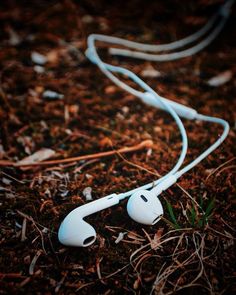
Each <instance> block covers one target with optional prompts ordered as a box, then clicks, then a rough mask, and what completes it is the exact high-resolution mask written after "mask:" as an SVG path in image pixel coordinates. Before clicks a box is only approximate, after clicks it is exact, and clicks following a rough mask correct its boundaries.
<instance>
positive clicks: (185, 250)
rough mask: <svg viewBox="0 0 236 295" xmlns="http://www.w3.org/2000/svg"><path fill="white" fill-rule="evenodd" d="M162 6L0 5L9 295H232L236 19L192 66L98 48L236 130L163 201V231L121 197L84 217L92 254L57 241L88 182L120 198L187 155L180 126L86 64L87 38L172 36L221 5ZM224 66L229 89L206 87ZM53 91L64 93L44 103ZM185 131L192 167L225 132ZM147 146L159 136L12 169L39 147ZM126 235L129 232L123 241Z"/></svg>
mask: <svg viewBox="0 0 236 295" xmlns="http://www.w3.org/2000/svg"><path fill="white" fill-rule="evenodd" d="M158 2H159V1H152V2H151V1H150V2H148V1H138V0H131V1H126V2H123V1H109V3H108V2H107V1H102V0H100V1H86V0H83V1H72V0H64V1H14V0H9V1H1V4H0V24H1V30H0V40H1V41H0V46H1V50H0V78H1V84H0V103H1V109H0V118H1V135H0V136H1V142H0V144H1V145H0V148H1V149H0V157H1V158H0V161H1V164H2V167H1V168H2V169H1V183H0V194H1V202H0V210H1V215H0V225H1V232H0V245H1V249H0V252H1V257H0V293H1V294H21V293H22V294H51V293H58V294H74V293H76V292H77V293H79V294H149V293H150V292H151V291H152V292H153V294H173V293H175V292H176V293H178V294H185V293H187V294H200V293H201V294H233V293H234V292H235V291H236V290H235V276H236V272H235V252H234V241H235V211H234V207H235V192H236V189H235V181H236V179H235V171H236V169H235V168H236V153H235V135H236V126H235V115H236V100H235V96H236V92H235V86H236V83H235V80H234V77H235V74H236V66H235V64H236V55H235V45H236V43H235V40H236V39H235V31H234V29H235V26H236V18H235V16H236V14H235V11H233V13H232V16H231V18H230V19H229V21H228V22H227V25H226V26H225V28H224V30H223V31H222V33H221V34H220V35H219V36H218V38H217V39H216V40H215V41H214V42H213V43H212V44H211V45H210V46H209V47H208V48H207V49H205V50H204V51H203V52H201V53H199V54H197V55H195V56H192V57H189V58H185V59H183V60H179V61H175V62H168V63H150V62H141V61H136V60H132V59H125V58H117V57H114V58H111V57H109V56H108V55H107V53H106V50H105V47H104V49H101V55H102V56H103V57H104V59H106V60H109V61H110V62H112V63H113V64H119V65H123V66H125V67H127V68H129V69H131V70H133V71H134V72H135V73H137V74H139V75H141V73H142V71H143V69H147V68H148V67H150V66H152V67H153V68H154V69H156V70H158V71H159V72H160V77H157V78H144V79H145V80H146V81H147V83H148V84H149V85H150V86H152V87H153V88H154V89H156V90H157V91H158V93H159V94H161V95H163V96H165V97H168V98H170V99H173V100H176V101H179V102H181V103H184V104H186V105H189V106H192V107H194V108H196V109H197V110H198V111H199V112H200V113H203V114H207V115H212V116H218V117H222V118H224V119H226V120H228V121H229V123H230V126H231V131H230V134H229V136H228V138H227V140H226V141H225V142H224V143H223V144H222V145H221V146H220V147H219V148H218V149H217V150H216V151H215V152H214V153H212V154H211V155H210V156H209V157H208V158H207V159H205V160H204V161H203V162H202V163H201V164H200V165H198V166H197V167H196V168H194V169H193V170H192V171H190V172H189V173H187V174H185V175H184V176H183V177H182V178H181V179H180V180H179V181H178V185H174V186H173V187H171V189H169V190H168V191H167V192H165V193H164V194H163V195H162V196H161V201H162V203H163V205H164V208H165V216H164V219H163V220H162V221H160V222H159V223H158V224H156V225H155V226H152V227H149V226H142V225H140V224H137V223H135V222H133V221H132V220H131V219H130V218H129V217H128V215H127V212H126V201H123V202H122V203H121V204H120V205H119V206H116V207H114V208H110V209H107V210H104V211H102V212H100V213H98V214H94V215H92V216H90V217H89V218H88V221H89V222H90V223H91V224H92V225H94V226H95V228H96V231H97V234H98V238H97V241H96V242H95V243H94V244H93V245H92V246H90V247H88V248H67V247H64V246H63V245H61V244H60V243H59V242H58V239H57V230H58V228H59V225H60V222H61V221H62V220H63V218H64V217H65V216H66V214H67V213H68V212H69V211H70V210H72V209H73V208H75V207H77V206H79V205H81V204H84V203H85V197H84V196H83V194H82V192H83V190H84V188H86V187H92V196H93V198H94V199H98V198H100V197H103V196H105V195H107V194H110V193H112V192H116V193H119V192H125V191H127V190H129V189H132V188H135V187H137V186H139V185H142V184H145V183H147V182H150V181H152V180H154V179H156V178H157V177H158V176H157V175H163V174H165V173H167V172H168V171H169V169H170V168H171V167H172V166H173V165H174V164H175V161H176V159H177V157H178V155H179V152H180V148H181V141H180V136H179V133H178V132H176V130H177V128H176V125H175V123H174V122H173V120H172V118H171V117H170V116H169V115H168V114H167V113H165V112H162V111H160V110H156V109H154V108H151V107H148V106H145V105H143V104H142V103H141V102H140V101H139V100H137V99H136V98H134V97H133V96H132V95H129V94H127V93H125V92H124V91H122V90H121V89H119V88H118V87H116V86H114V85H113V84H112V83H111V82H110V81H109V80H108V79H107V78H106V77H105V76H104V75H103V74H102V73H101V72H100V71H99V69H98V68H97V67H96V66H95V65H93V64H91V63H90V62H89V61H88V60H87V59H86V58H85V56H84V51H85V49H86V38H87V36H88V35H89V34H90V33H102V34H108V35H115V36H120V37H124V38H127V39H134V40H138V41H141V42H146V43H154V42H156V40H158V42H160V43H163V42H168V41H170V40H175V39H177V38H180V37H183V36H186V35H188V34H190V33H192V32H194V31H196V30H197V29H198V28H199V27H200V26H201V25H202V24H204V23H205V22H206V20H207V19H208V18H209V17H210V15H212V13H214V11H215V9H217V7H218V5H219V4H220V3H222V1H204V0H201V1H198V3H196V2H197V1H181V3H180V1H169V0H168V1H161V3H158ZM104 10H105V11H104ZM14 34H16V35H14ZM34 51H36V52H39V53H41V54H43V55H45V56H47V58H48V62H47V63H46V64H45V66H44V72H43V73H38V72H37V71H40V68H37V67H36V68H35V64H34V63H33V62H32V60H31V53H32V52H34ZM41 70H42V69H41ZM224 71H230V73H232V78H231V79H230V81H229V82H228V83H225V84H224V85H221V86H219V87H210V86H209V85H208V84H207V81H208V80H209V79H210V78H211V77H214V76H216V75H218V74H220V73H222V72H224ZM129 83H130V82H129ZM45 90H52V91H56V92H58V93H61V94H63V95H64V98H63V99H55V100H52V99H48V98H44V97H43V92H44V91H45ZM184 124H185V126H186V129H187V132H188V136H189V154H188V158H187V160H186V163H187V162H188V161H190V160H191V159H194V158H195V157H196V156H197V155H199V153H200V152H201V151H203V150H204V149H206V148H207V147H208V146H209V145H210V144H211V143H213V142H214V140H215V139H216V138H217V136H218V135H219V134H220V132H221V131H222V130H221V128H220V127H218V126H216V125H214V124H205V123H204V124H203V123H200V122H193V121H184ZM144 140H152V141H153V145H152V147H151V148H149V149H141V150H139V151H134V152H131V153H127V154H126V153H123V154H122V155H119V154H115V155H113V156H110V157H106V158H101V159H97V160H87V161H85V162H84V161H79V162H72V163H69V164H68V163H67V164H61V165H60V164H55V165H51V166H32V167H28V168H27V169H26V168H24V169H23V168H20V167H11V166H7V165H5V166H3V163H6V162H4V161H14V162H16V161H18V160H20V159H23V158H24V157H26V156H28V155H29V154H33V153H34V152H36V151H38V150H40V148H50V149H53V150H54V151H55V152H56V157H55V158H54V159H56V158H68V157H74V156H81V155H87V154H94V153H98V152H105V151H110V150H114V149H121V148H124V147H126V146H129V147H132V146H136V145H137V144H140V143H141V142H143V141H144ZM50 160H52V158H51V159H50ZM220 165H222V166H220ZM217 168H218V169H217ZM215 169H217V170H215ZM193 200H195V202H193ZM212 200H214V203H211V201H212ZM167 202H168V203H169V204H171V208H172V210H173V213H174V215H175V217H176V219H177V220H176V223H178V226H177V225H176V224H174V223H175V221H174V219H173V216H171V212H170V211H171V210H170V208H169V211H168V208H167ZM210 203H211V204H213V205H212V208H211V205H210V206H209V204H210ZM200 207H201V208H202V209H203V210H205V211H207V210H209V218H205V219H204V215H203V213H202V210H201V208H200ZM207 207H208V209H207ZM210 209H212V210H210ZM206 217H208V216H206ZM120 233H125V234H124V238H123V239H121V241H120V242H119V243H117V240H116V239H117V237H118V236H119V235H120ZM78 234H79V232H78Z"/></svg>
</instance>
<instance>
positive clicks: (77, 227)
mask: <svg viewBox="0 0 236 295" xmlns="http://www.w3.org/2000/svg"><path fill="white" fill-rule="evenodd" d="M118 203H119V197H118V195H116V194H112V195H109V196H106V197H104V198H101V199H99V200H95V201H93V202H90V203H88V204H85V205H83V206H80V207H78V208H76V209H74V210H73V211H71V212H70V213H69V214H68V215H67V216H66V218H65V219H64V220H63V222H62V224H61V225H60V228H59V231H58V239H59V241H60V242H61V243H62V244H63V245H66V246H74V247H87V246H89V245H91V244H92V243H93V242H94V241H95V240H96V231H95V229H94V228H93V227H92V226H91V225H90V224H88V223H87V222H86V221H84V218H85V217H86V216H88V215H91V214H93V213H96V212H98V211H101V210H103V209H106V208H109V207H111V206H114V205H116V204H118Z"/></svg>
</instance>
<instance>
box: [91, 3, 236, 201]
mask: <svg viewBox="0 0 236 295" xmlns="http://www.w3.org/2000/svg"><path fill="white" fill-rule="evenodd" d="M233 2H234V0H229V1H227V2H226V3H225V4H224V5H222V7H221V8H220V10H219V12H218V13H217V14H215V15H214V16H213V17H212V18H211V19H210V20H209V21H208V23H207V24H206V25H205V26H204V27H203V28H202V29H200V30H199V31H198V32H196V33H195V34H192V35H190V36H188V37H186V38H184V39H181V40H178V41H175V42H172V43H169V44H163V45H150V44H141V43H137V42H133V41H128V40H124V39H122V38H117V37H110V36H106V35H99V34H92V35H89V37H88V49H87V51H86V55H87V57H88V58H89V59H90V60H91V61H92V62H93V63H95V64H96V65H97V66H98V67H99V68H100V70H101V71H102V72H103V73H104V74H105V75H106V76H107V77H108V78H109V79H111V80H112V81H113V82H114V83H115V84H116V85H118V86H119V87H121V88H122V89H124V90H126V91H127V92H129V93H131V94H133V95H134V96H136V97H139V98H141V99H142V100H143V101H144V102H147V101H148V99H149V101H150V97H149V98H148V99H147V97H145V93H143V92H140V91H137V90H136V89H134V88H132V87H130V86H129V85H127V84H125V83H124V82H122V81H121V80H120V79H118V78H117V77H116V76H115V75H114V74H112V72H114V73H120V74H123V75H127V76H128V77H129V78H130V79H131V80H133V81H134V82H135V83H137V84H138V85H139V86H140V87H142V88H143V89H144V90H145V91H146V92H147V93H149V94H150V95H152V97H153V98H154V99H153V100H152V102H151V104H152V105H154V104H155V106H157V105H158V107H161V108H163V109H165V110H166V111H168V112H169V113H170V115H171V116H172V117H173V118H174V120H175V121H176V123H177V126H178V128H179V130H180V133H181V137H182V150H181V153H180V156H179V159H178V161H177V163H176V165H175V166H174V167H173V168H172V169H171V171H170V172H169V173H167V174H166V175H165V176H163V177H162V178H160V179H158V180H156V181H154V182H152V183H149V184H146V185H144V186H142V187H139V188H136V189H133V190H131V191H128V192H126V193H122V194H120V195H119V196H120V199H123V198H126V197H128V196H130V195H131V194H133V193H134V192H136V191H138V190H140V189H149V188H151V187H153V186H156V185H157V184H159V183H160V182H161V181H163V179H164V178H165V179H166V178H167V177H168V176H170V175H173V174H175V176H176V178H179V177H180V176H181V175H183V174H184V173H185V172H187V171H189V170H190V169H192V168H193V167H194V166H195V165H197V164H198V163H199V162H201V161H202V160H203V159H204V158H205V157H207V156H208V155H209V154H210V153H211V152H212V151H213V150H215V149H216V148H217V147H218V146H219V145H220V144H221V143H222V142H223V141H224V140H225V138H226V137H227V135H228V132H229V124H228V122H227V121H225V120H223V119H220V118H215V117H210V116H205V115H201V114H198V113H197V112H196V111H195V110H193V109H191V108H188V107H185V106H181V105H180V104H177V103H173V102H170V101H169V100H168V99H165V98H163V97H161V96H159V95H158V94H157V93H156V92H155V91H154V90H153V89H152V88H151V87H150V86H148V85H147V84H146V83H145V82H144V81H143V80H142V79H140V78H139V77H138V76H137V75H135V74H134V73H133V72H131V71H129V70H128V69H125V68H122V67H118V66H113V65H111V64H107V63H104V62H103V61H102V60H101V59H100V57H99V56H98V54H97V50H96V47H95V41H102V42H106V43H111V44H116V45H122V46H126V47H129V48H133V49H139V50H143V51H153V52H154V51H156V52H158V51H164V50H173V49H177V48H180V47H183V46H185V45H187V44H190V43H193V42H194V41H196V40H198V39H199V38H201V37H202V36H203V35H205V34H206V33H207V32H208V31H209V30H210V29H211V28H212V27H213V24H214V23H215V21H216V19H217V17H218V16H220V17H222V20H221V21H220V22H219V24H218V25H217V26H216V27H215V28H214V30H213V31H212V32H211V33H210V34H209V35H208V36H207V37H205V38H204V39H203V40H202V41H201V42H199V43H198V44H197V45H195V46H193V47H191V48H189V49H186V50H183V51H179V52H174V53H168V54H159V55H157V54H148V53H143V52H137V51H130V50H124V49H119V48H110V50H109V53H111V54H119V55H123V56H129V57H135V58H142V59H146V60H152V61H169V60H174V59H179V58H183V57H186V56H190V55H193V54H195V53H197V52H199V51H200V50H202V49H203V48H205V47H206V46H208V45H209V44H210V43H211V42H212V41H213V40H214V39H215V38H216V36H217V35H218V34H219V33H220V31H221V30H222V28H223V26H224V25H225V22H226V20H227V18H228V16H229V14H230V8H231V6H232V4H233ZM149 101H148V102H147V103H150V102H149ZM176 105H177V107H176ZM173 106H174V107H173ZM181 107H182V108H186V109H187V110H188V109H189V110H190V111H194V113H193V114H194V115H193V116H192V118H191V119H197V120H201V121H208V122H214V123H218V124H221V125H222V126H223V128H224V131H223V133H222V135H221V136H220V137H219V138H218V140H217V141H216V142H215V143H214V144H212V145H211V146H210V147H209V148H208V149H207V150H205V151H204V152H203V153H202V154H201V155H200V156H198V157H197V158H196V159H195V160H194V161H192V162H191V163H189V164H188V165H187V166H185V167H184V168H182V169H181V170H179V168H180V166H181V165H182V163H183V161H184V159H185V156H186V153H187V147H188V140H187V135H186V130H185V128H184V125H183V123H182V121H181V119H180V118H179V115H178V114H177V112H178V113H179V114H180V115H182V112H181ZM186 109H185V112H186ZM176 110H177V111H176ZM182 116H183V115H182ZM184 117H186V116H184Z"/></svg>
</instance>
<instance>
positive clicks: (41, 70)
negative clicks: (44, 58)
mask: <svg viewBox="0 0 236 295" xmlns="http://www.w3.org/2000/svg"><path fill="white" fill-rule="evenodd" d="M34 71H35V72H36V73H38V74H43V73H44V72H45V68H44V67H42V66H39V65H36V66H34Z"/></svg>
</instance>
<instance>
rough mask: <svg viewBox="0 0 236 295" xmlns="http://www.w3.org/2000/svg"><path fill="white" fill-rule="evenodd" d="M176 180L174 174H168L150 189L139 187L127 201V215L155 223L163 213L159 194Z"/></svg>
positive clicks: (147, 222) (148, 222) (143, 222)
mask: <svg viewBox="0 0 236 295" xmlns="http://www.w3.org/2000/svg"><path fill="white" fill-rule="evenodd" d="M176 181H177V178H176V176H175V175H170V176H168V177H166V178H165V179H164V180H162V182H161V183H160V184H158V185H157V186H155V187H154V188H153V189H151V190H144V189H140V190H138V191H136V192H135V193H134V194H133V195H132V196H131V197H130V198H129V201H128V203H127V211H128V214H129V216H130V217H131V218H132V219H133V220H134V221H137V222H139V223H142V224H147V225H153V224H155V223H157V222H158V221H159V220H160V218H161V216H162V215H163V207H162V205H161V202H160V200H159V195H160V194H161V193H162V192H163V191H164V190H166V189H168V188H169V187H170V186H171V185H173V184H174V183H175V182H176Z"/></svg>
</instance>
